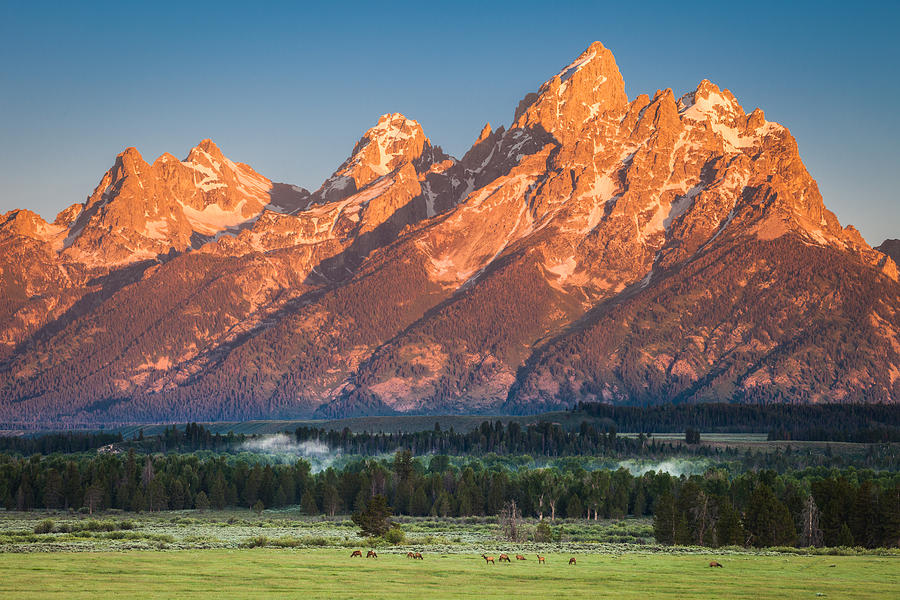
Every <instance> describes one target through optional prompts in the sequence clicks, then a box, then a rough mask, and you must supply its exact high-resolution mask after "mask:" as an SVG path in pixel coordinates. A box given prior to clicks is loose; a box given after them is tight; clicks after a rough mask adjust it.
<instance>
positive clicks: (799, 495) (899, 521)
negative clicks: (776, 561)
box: [653, 470, 900, 548]
mask: <svg viewBox="0 0 900 600" xmlns="http://www.w3.org/2000/svg"><path fill="white" fill-rule="evenodd" d="M870 474H871V473H870ZM823 475H824V474H823V473H821V472H819V471H818V470H812V471H810V472H798V473H792V474H790V475H786V476H778V475H776V474H775V472H773V471H761V472H759V473H747V474H744V475H741V476H740V477H738V478H736V479H734V480H733V481H727V480H725V479H724V478H719V477H714V476H713V477H711V476H710V474H707V475H706V476H704V477H691V478H688V479H679V480H676V481H675V482H674V485H673V486H672V488H671V489H668V490H666V491H665V492H664V493H663V494H662V495H661V496H660V497H659V498H658V499H657V501H656V504H655V505H654V519H653V529H654V536H655V537H656V540H657V541H658V542H660V543H663V544H679V545H699V546H712V547H717V546H727V545H737V546H758V547H767V546H801V547H808V546H862V547H866V548H878V547H897V546H898V545H900V477H898V476H897V475H885V476H873V477H868V476H861V475H864V473H855V472H852V471H851V472H849V473H842V474H839V475H834V474H829V476H823Z"/></svg>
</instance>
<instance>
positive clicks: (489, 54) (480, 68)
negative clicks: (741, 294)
mask: <svg viewBox="0 0 900 600" xmlns="http://www.w3.org/2000/svg"><path fill="white" fill-rule="evenodd" d="M250 4H251V3H249V2H237V3H230V2H225V1H218V2H210V3H204V2H191V3H190V6H187V3H181V2H171V3H167V2H156V3H153V4H152V5H138V4H137V3H131V2H127V1H119V2H114V3H102V2H90V3H79V2H65V3H62V2H61V3H43V2H14V1H12V0H0V57H2V59H0V185H2V187H0V189H2V192H0V213H3V212H5V211H7V210H10V209H13V208H30V209H32V210H35V211H37V212H39V213H41V214H42V215H43V216H44V217H45V218H48V219H50V220H52V218H53V217H54V215H55V214H56V212H58V211H59V210H61V209H62V208H64V207H66V206H68V205H70V204H72V203H75V202H83V201H84V199H85V198H86V197H87V196H88V195H89V194H90V192H91V191H92V190H93V188H94V187H95V186H96V185H97V183H98V182H99V180H100V178H101V177H102V175H103V173H104V172H105V171H106V170H107V169H108V168H109V167H110V166H111V165H112V163H113V160H114V158H115V155H116V154H118V153H119V152H121V151H122V149H124V148H125V147H127V146H135V147H137V148H138V150H140V151H141V153H142V154H143V156H144V158H145V159H146V160H148V161H153V160H154V159H155V158H156V157H157V156H159V155H160V154H162V153H163V152H166V151H168V152H171V153H173V154H175V155H176V156H179V157H184V156H185V155H186V154H187V152H188V150H189V149H190V148H191V147H192V146H194V145H196V144H197V142H199V141H200V140H201V139H203V138H206V137H210V138H212V139H213V140H214V141H215V142H216V143H217V144H218V145H219V146H220V147H221V148H222V151H223V152H224V153H225V154H226V155H227V156H228V157H230V158H232V159H233V160H237V161H241V162H246V163H249V164H250V165H252V166H253V167H254V168H255V169H256V170H257V171H259V172H260V173H262V174H263V175H266V176H267V177H269V178H271V179H273V180H276V181H284V182H288V183H293V184H297V185H302V186H304V187H307V188H309V189H315V188H317V187H318V186H319V184H320V183H321V182H322V181H323V180H324V179H325V178H326V177H327V176H328V175H329V174H330V173H331V172H332V171H333V170H334V169H336V168H337V166H338V165H339V164H340V163H341V162H342V161H343V160H344V158H346V156H347V155H348V154H349V152H350V150H351V149H352V147H353V145H354V143H355V142H356V140H357V139H359V137H360V136H361V134H362V133H363V132H364V131H365V130H366V129H367V128H369V127H371V126H372V125H374V124H375V122H376V121H377V120H378V116H379V115H381V114H383V113H387V112H395V111H396V112H402V113H404V114H405V115H406V116H408V117H410V118H413V119H416V120H418V121H419V122H420V123H421V124H422V126H423V128H424V129H425V133H426V135H428V136H429V137H430V138H431V140H432V142H433V143H435V144H438V145H441V146H443V148H444V150H445V151H447V152H449V153H451V154H453V155H454V156H457V157H458V156H461V155H462V154H463V153H464V152H465V150H466V149H467V148H468V147H469V146H470V145H471V143H472V142H473V141H474V139H475V138H476V137H477V135H478V133H479V131H480V130H481V127H482V126H483V124H484V122H485V121H490V122H491V123H492V124H493V125H494V127H496V126H498V125H509V123H510V121H511V120H512V116H513V111H514V109H515V107H516V104H517V103H518V101H519V100H520V99H521V98H522V96H524V95H525V94H526V93H527V92H530V91H534V90H536V89H537V87H538V86H539V85H540V84H541V83H542V82H543V81H545V80H546V79H548V78H550V77H551V76H552V75H554V74H555V73H557V72H558V71H559V70H560V69H561V68H562V67H563V66H565V65H566V64H567V63H569V62H571V60H573V59H574V58H575V57H576V56H578V54H579V53H580V52H581V51H582V50H584V48H585V47H587V46H588V44H590V43H591V42H592V41H594V40H600V41H602V42H603V43H604V44H605V45H606V46H607V47H608V48H610V49H611V50H612V52H613V54H614V55H615V56H616V60H617V62H618V64H619V69H620V71H621V72H622V75H623V77H624V78H625V85H626V91H627V92H628V96H629V98H633V97H634V96H636V95H637V94H639V93H648V94H650V95H651V96H652V95H653V92H654V91H655V90H656V89H657V88H667V87H671V88H672V89H673V91H674V92H675V95H676V96H679V95H681V94H682V93H684V92H686V91H689V90H693V89H694V88H695V87H696V85H697V83H698V82H699V81H700V80H701V79H703V78H708V79H710V80H711V81H713V82H714V83H716V84H718V85H719V86H720V87H726V88H729V89H730V90H731V91H732V92H733V93H734V94H735V95H736V96H737V98H738V100H739V101H740V102H741V104H742V105H743V107H744V109H745V110H746V111H747V112H750V111H751V110H752V109H753V108H754V107H757V106H759V107H761V108H762V109H763V110H764V111H765V113H766V117H767V118H768V119H769V120H774V121H777V122H779V123H781V124H783V125H785V126H787V127H788V128H789V129H790V130H791V132H792V133H793V134H794V136H795V137H796V138H797V141H798V143H799V146H800V153H801V156H802V157H803V159H804V161H805V163H806V165H807V167H808V168H809V170H810V172H811V173H812V175H813V177H815V178H816V179H817V180H818V182H819V186H820V188H821V190H822V194H823V196H824V198H825V203H826V205H827V206H828V207H829V208H830V209H831V210H833V211H834V212H835V213H837V216H838V218H839V219H840V220H841V223H842V224H844V225H846V224H848V223H852V224H854V225H856V226H857V227H858V228H859V229H860V231H861V232H862V233H863V235H864V236H865V237H866V239H867V240H868V241H869V242H870V243H871V244H873V245H877V244H879V243H881V241H882V240H884V239H885V238H886V237H893V238H900V198H898V193H897V190H898V187H900V151H898V140H900V116H898V108H900V76H898V75H900V72H898V71H900V67H898V65H900V43H898V42H897V39H898V33H897V32H898V30H900V3H894V2H874V3H863V2H748V3H733V2H721V1H716V2H705V1H700V0H695V1H692V2H671V1H669V2H647V1H645V2H640V3H630V2H621V1H616V2H568V3H567V2H547V1H546V0H545V1H543V2H526V1H520V2H510V3H508V4H499V3H497V4H495V3H491V2H484V1H481V2H473V3H469V2H441V3H436V2H435V3H432V2H421V1H419V2H415V3H408V4H403V3H396V2H384V3H372V4H371V5H369V4H359V5H356V4H354V3H348V2H341V3H321V4H312V3H310V4H299V3H297V4H294V3H291V4H287V3H285V4H283V5H282V4H277V3H270V2H263V3H259V4H261V6H249V5H250ZM632 5H633V6H632Z"/></svg>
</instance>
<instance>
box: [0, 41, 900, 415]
mask: <svg viewBox="0 0 900 600" xmlns="http://www.w3.org/2000/svg"><path fill="white" fill-rule="evenodd" d="M879 250H880V251H879ZM879 250H875V249H872V248H871V247H870V246H869V245H868V244H867V243H866V242H865V241H864V240H863V238H862V237H861V236H860V234H859V233H858V232H857V231H856V230H855V229H854V228H853V227H852V226H847V227H843V226H841V224H840V223H839V222H838V220H837V218H836V217H835V216H834V215H833V214H832V213H831V212H830V211H828V210H827V208H826V207H825V205H824V203H823V199H822V197H821V195H820V193H819V190H818V187H817V185H816V182H815V181H814V179H813V178H812V177H811V176H810V174H809V173H808V172H807V170H806V168H805V166H804V165H803V162H802V160H801V158H800V155H799V151H798V146H797V142H796V141H795V140H794V138H793V137H792V136H791V134H790V132H789V131H788V130H787V129H786V128H785V127H783V126H781V125H779V124H777V123H773V122H770V121H767V120H766V118H765V115H764V114H763V111H762V110H760V109H758V108H757V109H755V110H753V111H751V112H749V113H748V112H746V111H745V110H744V108H743V107H742V106H741V105H740V103H739V102H738V100H737V99H736V98H735V97H734V96H733V95H732V94H731V92H729V91H728V90H727V89H723V88H720V87H718V86H716V85H715V84H713V83H711V82H709V81H705V80H704V81H702V82H700V83H699V85H698V86H697V88H696V89H695V90H693V91H688V92H687V93H685V94H683V95H680V96H678V97H676V95H675V94H674V93H673V92H672V90H659V91H657V92H656V93H655V94H654V95H653V96H652V97H650V96H648V95H645V94H641V95H638V96H637V97H635V98H632V99H629V98H628V97H627V96H626V94H625V88H624V81H623V79H622V76H621V74H620V73H619V70H618V67H617V66H616V62H615V59H614V58H613V55H612V53H611V52H610V51H609V50H608V49H607V48H605V47H604V46H603V45H602V44H600V43H599V42H595V43H594V44H591V45H590V47H588V48H587V50H585V52H584V53H583V54H582V55H581V56H579V57H578V58H577V59H576V60H575V61H574V62H573V63H571V64H570V65H567V66H566V67H564V68H563V69H562V70H561V71H560V72H559V73H558V74H557V75H554V76H553V77H552V78H550V79H549V80H548V81H547V82H546V83H544V84H543V85H542V86H541V87H540V88H539V89H538V91H537V92H534V93H530V94H527V95H526V96H525V97H524V99H523V100H522V101H521V102H520V103H519V105H518V107H517V108H516V110H515V113H514V116H513V121H512V124H511V126H510V127H509V128H506V127H499V128H497V129H496V130H494V129H493V128H491V126H490V125H485V127H484V129H483V130H482V131H481V133H480V135H478V137H477V139H476V140H475V143H474V144H473V146H472V147H471V148H470V149H469V150H468V152H466V154H465V155H464V156H463V157H462V158H459V159H457V158H454V157H451V156H448V155H447V154H445V153H444V152H443V151H442V150H441V149H440V147H438V146H435V145H433V144H432V142H431V141H430V140H429V139H428V138H427V137H426V136H425V134H424V132H423V129H422V127H421V126H420V125H419V123H417V122H416V121H414V120H412V119H409V118H407V117H405V116H403V115H400V114H396V113H395V114H389V115H384V116H382V117H381V118H380V119H379V120H378V123H377V124H376V125H375V126H374V127H372V128H371V129H370V130H368V131H367V132H365V133H364V135H363V136H362V138H361V139H360V140H359V142H358V143H357V144H356V146H355V147H354V148H353V150H352V152H351V153H350V156H349V157H348V158H347V160H346V161H345V162H344V163H343V164H342V165H341V166H340V167H339V168H338V169H337V170H336V171H335V172H334V174H333V175H332V176H331V177H329V178H328V179H327V180H326V181H325V182H324V183H323V184H322V186H321V187H320V188H319V189H317V190H315V191H313V192H310V191H307V190H304V189H302V188H298V187H295V186H290V185H286V184H279V183H274V182H272V181H270V180H269V179H267V178H266V177H264V176H262V175H260V174H258V173H256V172H255V171H254V170H253V169H252V168H251V167H249V166H247V165H244V164H240V163H235V162H233V161H231V160H229V159H228V158H226V157H225V156H224V155H223V153H222V152H221V151H220V150H219V148H218V147H216V145H215V144H214V143H213V142H211V141H209V140H205V141H203V142H201V143H200V144H199V145H198V146H197V147H196V148H194V149H192V150H191V151H190V153H189V154H188V156H187V157H186V158H185V160H183V161H182V160H179V159H177V158H175V157H174V156H172V155H170V154H164V155H162V156H161V157H159V158H158V159H156V160H155V161H154V162H153V163H152V164H151V163H148V162H146V161H145V160H144V159H143V158H142V157H141V155H140V154H139V153H138V152H137V151H136V150H135V149H133V148H129V149H127V150H126V151H124V152H123V153H122V154H120V155H119V156H118V157H117V158H116V161H115V164H114V165H113V167H112V168H111V169H110V170H109V171H108V172H107V173H106V174H105V175H104V176H103V177H102V179H101V181H100V183H99V184H98V186H97V188H96V189H95V190H94V192H93V193H92V194H91V195H90V197H89V198H88V199H87V200H86V201H85V202H84V203H80V204H74V205H72V206H70V207H69V208H67V209H66V210H64V211H63V212H61V213H60V214H59V216H58V217H57V218H56V219H55V220H54V221H53V222H52V223H49V222H46V221H44V220H43V219H42V218H41V217H40V216H38V215H36V214H34V213H31V212H29V211H25V210H20V211H12V212H10V213H7V214H6V215H3V216H2V217H0V422H7V423H34V422H55V423H68V424H74V423H93V422H112V421H115V422H133V421H160V420H165V421H171V420H179V421H188V420H222V419H230V420H240V419H249V418H263V417H270V418H284V417H308V416H313V415H315V416H323V417H336V416H348V415H371V414H394V413H499V412H506V413H531V412H538V411H542V410H548V409H555V408H557V407H569V406H573V405H574V404H575V403H577V402H580V401H601V402H609V403H614V404H622V405H629V404H657V403H666V402H698V401H711V400H716V401H738V402H782V401H784V402H797V401H801V402H851V401H853V402H859V401H862V402H894V401H896V400H897V399H898V398H900V337H898V328H900V314H898V311H900V285H898V272H897V266H896V262H895V260H896V254H897V246H896V244H894V243H892V242H890V241H889V242H886V243H885V245H884V246H881V247H879ZM892 257H893V258H892Z"/></svg>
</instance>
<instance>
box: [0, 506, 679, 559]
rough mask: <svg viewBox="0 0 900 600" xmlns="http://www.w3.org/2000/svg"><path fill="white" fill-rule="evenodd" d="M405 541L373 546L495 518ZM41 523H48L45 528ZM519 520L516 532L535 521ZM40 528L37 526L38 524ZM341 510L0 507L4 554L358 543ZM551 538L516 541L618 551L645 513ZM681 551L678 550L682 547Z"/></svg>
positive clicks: (475, 527) (418, 530)
mask: <svg viewBox="0 0 900 600" xmlns="http://www.w3.org/2000/svg"><path fill="white" fill-rule="evenodd" d="M397 521H398V522H399V523H400V525H401V527H402V528H403V531H404V533H405V539H404V540H403V541H402V542H401V543H399V544H397V545H396V546H392V547H390V548H386V547H385V546H384V545H383V544H384V543H383V542H382V545H380V546H379V551H382V550H388V551H392V552H399V553H403V554H405V553H406V552H407V551H409V550H413V551H421V552H428V553H431V554H436V553H438V554H466V553H468V554H472V553H474V554H475V555H478V554H480V553H481V552H483V551H484V550H486V549H490V548H493V547H495V545H496V544H497V540H498V538H499V537H500V526H499V525H498V523H497V518H496V517H458V518H437V517H398V518H397ZM47 524H51V526H50V527H47ZM535 524H536V521H535V520H534V519H525V520H523V522H522V531H523V532H529V531H532V530H533V529H534V527H535ZM42 526H43V528H42ZM358 531H359V530H358V528H357V527H356V526H355V525H354V524H353V522H352V521H351V520H350V518H349V517H348V516H337V517H335V518H324V517H322V518H320V517H308V516H305V515H302V514H300V512H299V511H298V510H297V509H296V507H295V508H291V509H285V510H267V511H264V512H263V514H262V515H260V516H257V515H255V514H254V513H252V512H251V511H249V510H223V511H213V512H207V513H202V514H201V513H198V512H197V511H192V510H191V511H165V512H158V513H139V514H138V513H122V512H119V511H116V512H107V513H105V514H96V515H94V516H92V517H91V516H88V515H68V514H66V513H64V512H62V511H31V512H27V513H22V512H6V511H2V512H0V555H2V553H4V552H16V553H18V552H38V553H43V552H98V551H120V550H186V549H236V548H242V547H246V546H249V545H253V546H270V547H291V548H352V547H356V546H359V545H360V544H361V543H366V542H362V541H361V540H360V537H359V535H358V533H357V532H358ZM552 531H553V535H554V539H553V541H548V542H544V543H540V544H536V543H534V542H530V541H529V542H524V541H523V542H522V543H520V544H519V545H518V546H517V548H519V551H521V552H529V553H531V552H541V553H545V552H549V553H553V552H571V553H581V552H604V553H612V552H617V553H621V552H623V551H628V548H633V549H640V548H641V547H642V546H644V547H645V548H647V549H650V547H651V546H653V526H652V521H651V519H647V518H640V519H637V518H628V519H604V520H599V521H588V520H583V519H578V520H576V519H557V520H556V521H555V522H554V523H553V525H552ZM682 550H685V549H682Z"/></svg>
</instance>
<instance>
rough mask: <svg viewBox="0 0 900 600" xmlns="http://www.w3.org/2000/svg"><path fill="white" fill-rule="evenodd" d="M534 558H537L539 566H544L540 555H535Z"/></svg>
mask: <svg viewBox="0 0 900 600" xmlns="http://www.w3.org/2000/svg"><path fill="white" fill-rule="evenodd" d="M535 556H537V557H538V564H539V565H543V564H546V563H545V562H544V557H543V556H541V555H540V554H536V555H535Z"/></svg>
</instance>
